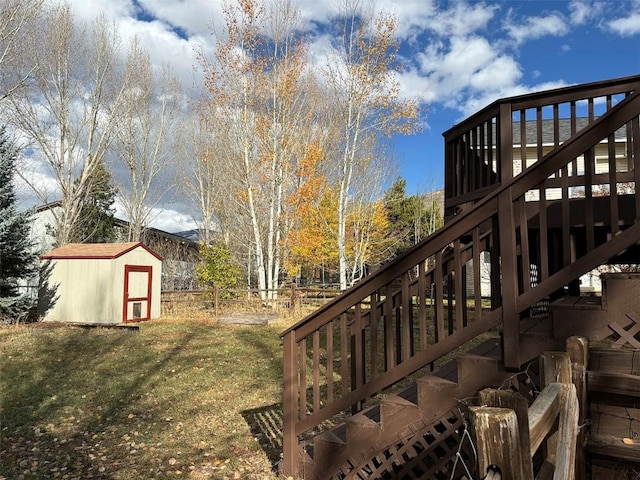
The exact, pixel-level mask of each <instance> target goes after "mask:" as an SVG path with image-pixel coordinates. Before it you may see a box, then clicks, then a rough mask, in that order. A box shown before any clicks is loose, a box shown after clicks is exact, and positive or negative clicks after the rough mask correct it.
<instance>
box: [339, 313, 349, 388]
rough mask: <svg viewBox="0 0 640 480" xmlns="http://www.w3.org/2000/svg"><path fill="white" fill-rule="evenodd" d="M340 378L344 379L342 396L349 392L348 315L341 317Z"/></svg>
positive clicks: (344, 314)
mask: <svg viewBox="0 0 640 480" xmlns="http://www.w3.org/2000/svg"><path fill="white" fill-rule="evenodd" d="M340 376H341V377H342V381H341V383H342V395H346V394H347V393H348V392H349V383H350V382H349V381H348V380H349V326H348V325H347V314H346V313H343V314H342V315H340Z"/></svg>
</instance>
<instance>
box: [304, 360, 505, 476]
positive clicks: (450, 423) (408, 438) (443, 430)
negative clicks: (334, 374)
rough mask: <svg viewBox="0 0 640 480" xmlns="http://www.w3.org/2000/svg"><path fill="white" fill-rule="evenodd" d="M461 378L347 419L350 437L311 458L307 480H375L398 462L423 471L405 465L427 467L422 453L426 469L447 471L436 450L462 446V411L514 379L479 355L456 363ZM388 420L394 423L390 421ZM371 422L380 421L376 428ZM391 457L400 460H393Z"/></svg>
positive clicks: (421, 381) (432, 380) (427, 383)
mask: <svg viewBox="0 0 640 480" xmlns="http://www.w3.org/2000/svg"><path fill="white" fill-rule="evenodd" d="M443 370H446V368H443ZM438 373H441V374H442V372H438ZM452 374H453V375H452ZM456 374H457V381H451V380H448V379H446V378H443V377H441V376H438V375H437V374H431V375H426V376H424V377H421V378H418V379H417V380H416V385H415V387H413V388H414V392H415V393H414V395H413V398H412V399H411V400H410V399H407V398H405V397H407V396H408V397H411V395H410V394H406V393H404V392H403V393H400V394H398V395H388V396H386V397H385V398H382V399H381V402H380V404H379V405H377V406H375V407H372V408H370V409H367V410H365V411H362V412H359V413H357V414H355V415H353V416H352V417H350V418H349V419H347V420H346V421H345V423H344V424H343V425H342V426H340V427H339V428H338V429H339V430H342V431H343V432H346V435H343V437H346V438H343V439H339V438H337V436H336V435H332V438H333V442H332V445H331V446H332V450H331V453H330V455H325V453H324V451H321V452H318V454H319V455H318V456H316V455H314V457H315V458H314V459H313V460H311V461H310V459H309V457H308V456H307V457H306V461H305V462H304V478H305V479H318V480H328V479H331V478H376V477H375V476H371V475H373V472H374V471H379V472H382V471H383V470H384V469H385V468H388V467H389V466H390V465H391V464H392V463H394V462H395V463H396V464H398V465H399V464H400V463H402V464H403V467H402V468H418V469H419V468H423V467H418V466H416V465H414V466H411V462H407V461H406V459H407V458H408V457H412V458H414V463H416V462H417V463H419V462H423V461H424V460H418V458H417V457H416V455H415V453H416V452H417V451H420V452H422V450H424V454H426V455H428V456H430V457H431V460H428V461H427V463H429V462H431V463H433V468H436V469H437V468H440V467H443V466H444V463H442V462H440V461H438V456H439V452H438V451H436V449H439V451H440V452H442V451H446V452H447V453H448V454H453V453H454V452H452V451H451V450H452V448H454V447H453V445H454V443H455V444H456V445H457V444H458V443H459V440H461V438H458V437H460V435H461V430H460V427H461V426H462V424H463V421H462V410H463V408H461V407H463V406H464V405H465V403H466V400H467V399H469V398H472V397H475V396H476V395H477V392H478V391H479V390H481V389H482V388H485V387H489V386H492V387H499V386H501V385H503V384H504V383H505V381H506V380H507V379H510V378H512V377H513V376H514V375H513V373H512V372H507V371H506V370H504V368H503V366H502V364H501V362H500V361H498V360H496V359H494V358H489V357H485V356H481V355H474V354H461V355H459V356H458V357H457V358H456V360H455V369H454V371H453V372H451V371H449V375H447V376H453V377H455V376H456ZM408 390H411V388H410V389H408ZM388 416H393V418H392V419H391V420H390V419H389V418H387V417H388ZM372 418H377V419H378V420H377V422H374V421H373V420H372ZM360 429H364V431H362V430H360ZM367 434H368V435H369V436H368V437H367ZM365 438H368V439H369V440H370V441H369V442H368V443H367V444H366V445H365V444H364V442H363V440H364V439H365ZM453 440H455V442H453ZM321 441H324V440H321ZM314 442H315V441H314ZM352 442H356V443H357V448H355V449H354V448H353V447H352V445H351V443H352ZM322 448H323V449H324V446H323V447H322ZM426 450H429V452H427V451H426ZM315 451H317V450H316V445H315V443H314V452H315ZM390 451H392V452H393V454H392V455H395V456H399V457H398V458H399V459H398V460H394V459H393V458H391V457H390V453H389V452H390ZM412 452H413V454H412ZM305 455H307V454H306V452H305ZM403 459H404V460H403ZM441 463H442V464H441ZM445 463H446V462H445ZM440 464H441V465H440ZM302 466H303V465H301V467H302ZM396 468H398V467H397V466H396ZM358 472H361V473H358ZM358 475H359V476H358Z"/></svg>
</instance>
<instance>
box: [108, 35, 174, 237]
mask: <svg viewBox="0 0 640 480" xmlns="http://www.w3.org/2000/svg"><path fill="white" fill-rule="evenodd" d="M125 71H126V75H127V78H128V79H129V85H128V86H127V88H126V91H125V92H124V95H123V101H122V103H123V108H122V112H121V114H120V115H118V117H117V130H116V132H117V135H116V140H115V142H114V147H115V148H114V151H115V153H116V164H118V165H119V166H121V167H123V171H124V173H122V174H121V175H120V176H119V182H120V188H119V192H118V198H119V199H120V202H121V203H122V205H123V208H124V211H125V213H126V215H127V217H128V219H129V229H128V232H127V237H128V241H140V240H141V239H142V234H143V231H144V229H145V227H147V226H148V225H149V223H150V222H151V220H153V211H154V207H156V206H157V205H158V202H160V200H161V199H162V196H163V194H164V193H166V192H164V191H162V189H161V188H160V186H159V185H158V183H159V182H158V174H159V173H160V172H161V171H162V170H163V169H165V167H166V166H167V165H168V162H169V160H170V159H171V156H172V153H173V142H172V138H173V133H174V132H173V129H174V126H175V124H176V121H177V118H178V114H179V112H180V108H181V105H182V100H183V98H182V87H181V85H180V82H179V81H178V79H177V77H176V76H175V75H174V74H173V71H172V69H171V68H170V67H169V66H168V65H167V64H163V65H162V66H161V67H160V69H159V70H158V72H157V73H156V72H155V71H154V67H153V65H152V64H151V59H150V57H149V54H148V53H147V52H146V51H145V50H144V49H143V48H142V47H141V46H140V44H139V42H138V40H137V39H136V38H134V39H133V41H132V43H131V46H130V50H129V56H128V59H127V66H126V70H125Z"/></svg>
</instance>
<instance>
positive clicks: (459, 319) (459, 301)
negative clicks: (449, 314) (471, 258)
mask: <svg viewBox="0 0 640 480" xmlns="http://www.w3.org/2000/svg"><path fill="white" fill-rule="evenodd" d="M463 273H464V272H463V269H462V261H461V258H460V239H456V240H455V241H454V242H453V271H452V274H453V285H454V292H455V299H454V302H455V312H456V313H455V321H456V326H455V330H456V331H457V332H460V331H462V329H463V328H464V311H463V310H464V309H466V307H467V306H466V305H465V298H464V297H465V295H464V294H463V293H462V289H463V280H464V278H463V277H464V275H463Z"/></svg>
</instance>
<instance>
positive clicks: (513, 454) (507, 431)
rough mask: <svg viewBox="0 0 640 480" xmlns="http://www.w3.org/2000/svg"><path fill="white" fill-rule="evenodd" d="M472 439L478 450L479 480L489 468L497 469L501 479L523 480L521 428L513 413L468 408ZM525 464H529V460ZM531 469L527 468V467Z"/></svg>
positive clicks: (501, 410)
mask: <svg viewBox="0 0 640 480" xmlns="http://www.w3.org/2000/svg"><path fill="white" fill-rule="evenodd" d="M469 416H470V420H471V425H472V430H473V432H472V438H473V441H474V443H475V445H476V448H477V451H478V471H479V474H480V477H481V478H484V476H485V475H486V474H487V473H488V471H489V467H490V466H492V465H496V466H498V467H499V468H500V472H501V474H502V478H509V479H514V480H515V479H520V478H524V477H523V476H522V472H524V471H526V468H525V466H524V465H523V464H522V463H523V459H524V458H525V455H524V454H525V453H526V454H527V455H528V453H529V452H523V451H522V450H523V448H522V444H521V443H520V428H519V427H518V418H517V416H516V412H515V411H514V410H511V409H509V408H496V407H469ZM528 463H529V464H530V463H531V458H530V457H529V459H528ZM529 468H530V467H529Z"/></svg>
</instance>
